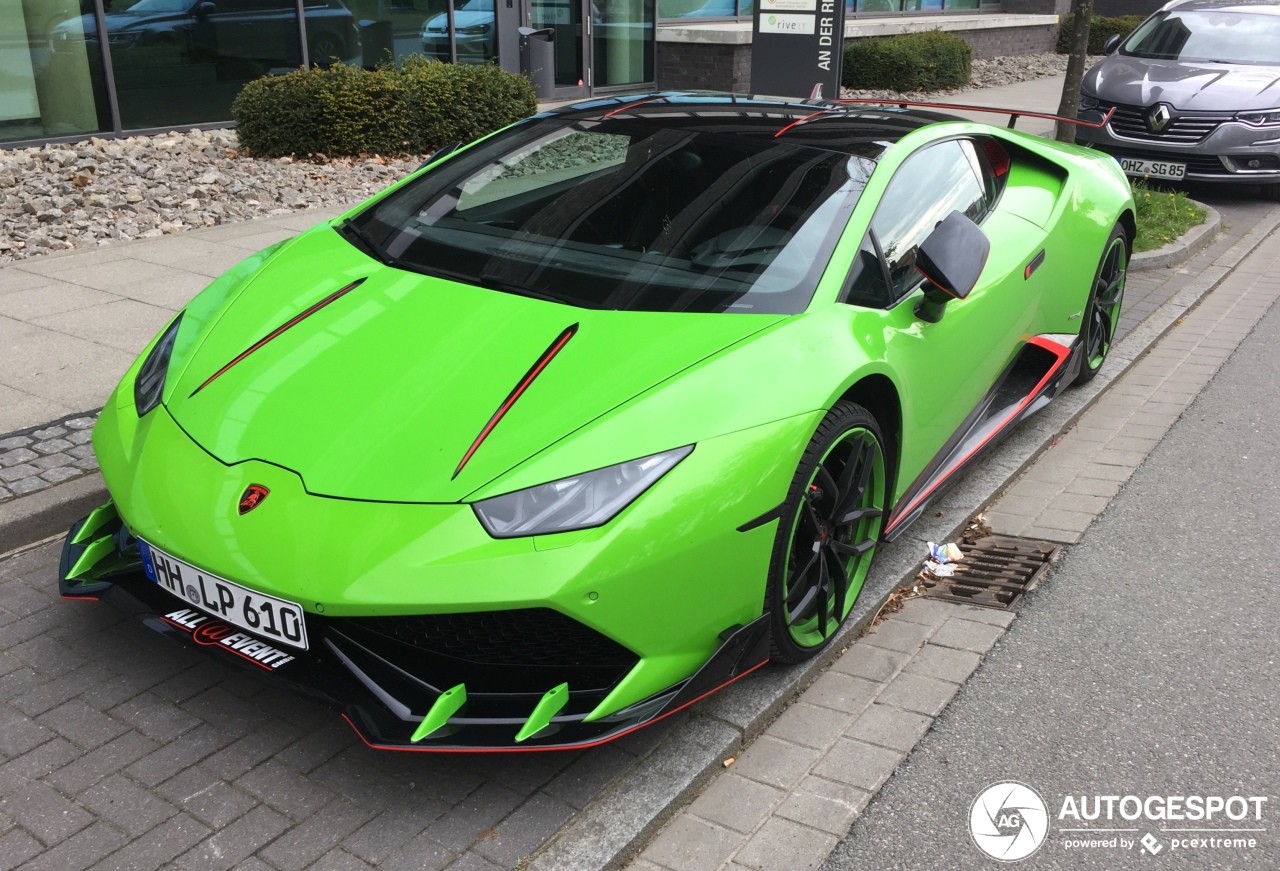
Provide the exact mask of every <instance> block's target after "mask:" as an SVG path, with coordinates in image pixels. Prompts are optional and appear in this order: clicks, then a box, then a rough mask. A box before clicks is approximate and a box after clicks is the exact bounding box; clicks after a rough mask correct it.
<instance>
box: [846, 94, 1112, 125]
mask: <svg viewBox="0 0 1280 871" xmlns="http://www.w3.org/2000/svg"><path fill="white" fill-rule="evenodd" d="M832 102H834V103H875V104H877V105H891V106H915V107H917V108H920V109H961V110H963V111H965V112H994V113H995V114H997V115H1009V116H1011V117H1012V118H1014V119H1018V118H1044V119H1046V120H1049V121H1064V122H1066V123H1067V124H1075V125H1076V126H1077V127H1092V128H1093V129H1095V130H1096V129H1098V128H1100V127H1105V126H1106V125H1107V122H1108V121H1110V120H1111V115H1112V113H1113V112H1115V110H1116V109H1115V106H1112V107H1111V108H1110V109H1108V110H1107V114H1106V115H1103V116H1102V120H1101V121H1099V122H1097V123H1096V124H1095V123H1094V122H1092V121H1080V120H1078V119H1076V118H1063V117H1062V116H1061V115H1047V114H1045V113H1043V112H1023V111H1021V110H1018V109H1000V108H997V107H995V106H969V105H966V104H964V103H920V102H916V101H913V100H873V99H871V98H869V97H859V98H857V99H854V98H848V99H843V100H833V101H832Z"/></svg>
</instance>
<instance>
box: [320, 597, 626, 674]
mask: <svg viewBox="0 0 1280 871" xmlns="http://www.w3.org/2000/svg"><path fill="white" fill-rule="evenodd" d="M344 622H349V623H354V624H356V625H359V626H361V627H363V628H365V629H368V630H371V631H373V632H377V633H378V634H380V635H384V636H386V637H388V638H392V639H395V640H396V641H400V642H402V643H404V644H410V645H412V646H414V647H417V648H419V649H420V650H425V651H429V652H431V653H437V654H441V655H444V656H449V657H453V658H456V659H463V660H467V661H469V662H476V663H484V664H487V665H509V666H526V667H527V666H561V667H563V666H596V667H599V666H618V667H629V666H631V665H633V664H634V663H635V662H636V660H637V659H638V657H637V656H636V655H635V654H634V653H632V652H631V651H630V650H627V649H626V648H625V647H623V646H622V645H620V644H618V643H617V642H616V641H613V640H612V639H610V638H607V637H606V636H604V635H601V634H600V633H599V632H596V631H595V630H594V629H591V628H589V627H587V626H584V625H582V624H581V623H579V622H578V621H577V620H574V619H573V618H571V617H566V616H565V615H564V614H561V613H560V612H559V611H553V610H551V609H550V608H525V609H521V610H515V611H482V612H478V613H469V614H420V615H413V616H408V617H358V618H348V620H346V621H344Z"/></svg>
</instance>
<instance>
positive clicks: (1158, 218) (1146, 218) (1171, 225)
mask: <svg viewBox="0 0 1280 871" xmlns="http://www.w3.org/2000/svg"><path fill="white" fill-rule="evenodd" d="M1133 201H1134V203H1135V204H1136V205H1137V207H1138V238H1137V239H1135V240H1134V242H1133V250H1134V251H1135V252H1136V251H1154V250H1155V249H1157V248H1163V247H1164V246H1165V245H1168V244H1169V243H1170V242H1172V241H1173V240H1175V239H1177V238H1178V237H1179V236H1181V235H1182V234H1183V233H1185V232H1187V231H1188V230H1190V229H1191V228H1192V227H1194V226H1196V225H1197V224H1203V223H1204V219H1205V212H1204V209H1202V208H1200V207H1199V206H1197V205H1196V204H1195V203H1193V202H1191V200H1189V199H1187V195H1186V194H1184V193H1183V192H1182V191H1162V190H1156V189H1153V188H1150V187H1148V186H1147V185H1146V184H1145V183H1144V182H1140V181H1138V182H1134V183H1133Z"/></svg>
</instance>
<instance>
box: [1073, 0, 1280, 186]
mask: <svg viewBox="0 0 1280 871" xmlns="http://www.w3.org/2000/svg"><path fill="white" fill-rule="evenodd" d="M1112 107H1114V108H1115V112H1114V113H1113V114H1112V116H1111V120H1110V121H1109V122H1108V123H1107V124H1106V126H1104V127H1100V128H1097V129H1090V128H1088V127H1081V128H1077V131H1078V132H1077V134H1076V135H1077V141H1079V142H1080V143H1081V144H1083V145H1091V146H1093V147H1094V148H1099V149H1101V150H1103V151H1106V152H1108V153H1110V154H1114V155H1115V156H1116V158H1117V159H1118V160H1119V161H1120V165H1121V166H1122V167H1123V168H1124V171H1125V173H1126V174H1128V175H1129V176H1132V177H1136V178H1142V177H1148V178H1152V179H1167V180H1172V181H1183V180H1187V181H1205V182H1227V183H1237V184H1256V185H1262V186H1263V187H1262V190H1263V194H1264V195H1265V196H1267V197H1268V198H1269V199H1280V0H1173V2H1172V3H1167V4H1165V6H1163V7H1162V8H1161V9H1160V11H1158V12H1156V13H1155V14H1154V15H1152V16H1151V17H1150V18H1148V19H1147V20H1146V21H1144V22H1142V24H1141V25H1139V27H1138V29H1137V30H1135V31H1134V32H1133V33H1131V34H1130V35H1129V37H1128V38H1127V39H1125V40H1123V41H1122V40H1120V38H1119V37H1114V36H1113V37H1112V38H1111V39H1110V40H1109V41H1108V43H1107V58H1106V60H1104V61H1102V62H1101V63H1100V64H1098V65H1097V66H1095V67H1093V69H1091V70H1089V71H1088V72H1087V73H1086V74H1085V77H1084V82H1083V84H1082V86H1081V89H1080V118H1081V120H1085V121H1095V122H1096V121H1100V120H1101V119H1102V116H1103V115H1104V114H1105V113H1106V111H1107V110H1108V109H1111V108H1112Z"/></svg>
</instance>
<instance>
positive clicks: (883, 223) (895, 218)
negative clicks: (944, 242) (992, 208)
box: [864, 139, 988, 302]
mask: <svg viewBox="0 0 1280 871" xmlns="http://www.w3.org/2000/svg"><path fill="white" fill-rule="evenodd" d="M966 148H967V149H968V150H966ZM972 158H973V150H972V145H971V144H970V143H969V142H968V141H966V140H956V139H952V140H948V141H946V142H940V143H938V144H937V145H931V146H929V147H928V148H924V149H922V150H920V151H917V152H916V153H915V154H913V155H911V156H910V157H909V158H907V159H906V160H905V161H904V162H903V164H902V166H900V167H899V168H898V172H897V174H895V175H894V177H893V179H892V180H890V182H889V186H888V188H886V190H885V193H884V199H883V200H882V201H881V203H880V207H879V208H878V209H876V214H875V217H874V218H872V219H871V232H872V233H874V234H875V237H876V239H877V241H879V243H880V251H881V253H882V254H883V255H884V258H885V260H887V261H888V262H889V279H890V282H891V283H892V287H891V288H890V289H889V294H890V301H891V302H896V301H897V300H899V299H901V298H902V297H903V296H905V295H906V294H908V293H910V292H911V291H913V290H915V289H916V288H917V287H918V286H919V285H920V283H921V282H922V281H924V276H922V275H921V274H920V273H919V272H918V271H917V270H916V269H915V264H916V250H917V249H918V248H919V246H920V243H921V242H923V241H924V240H925V237H927V236H928V235H929V234H930V233H931V232H933V228H934V227H936V226H937V225H938V223H939V222H940V221H942V219H943V218H945V217H946V216H947V215H949V214H951V213H952V212H953V211H960V212H963V213H964V214H965V215H967V216H968V217H969V218H970V219H971V220H973V221H980V220H981V219H982V218H983V216H984V215H985V213H986V210H987V202H988V200H987V192H986V185H985V184H983V182H982V180H981V179H980V178H979V175H978V171H977V170H975V168H974V163H976V160H975V159H972ZM864 244H865V243H864Z"/></svg>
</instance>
